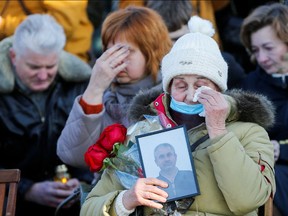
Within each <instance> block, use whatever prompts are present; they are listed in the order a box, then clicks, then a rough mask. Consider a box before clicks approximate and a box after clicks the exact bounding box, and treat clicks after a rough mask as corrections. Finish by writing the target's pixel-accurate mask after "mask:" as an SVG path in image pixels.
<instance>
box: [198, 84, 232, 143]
mask: <svg viewBox="0 0 288 216" xmlns="http://www.w3.org/2000/svg"><path fill="white" fill-rule="evenodd" d="M198 101H199V102H200V103H202V104H203V105H204V108H205V122H206V127H207V130H208V133H209V137H210V138H211V139H212V138H214V137H216V136H219V135H223V134H225V133H227V130H226V126H225V121H226V118H227V116H228V113H229V105H228V102H227V101H226V99H225V97H224V96H223V94H222V93H221V92H218V91H215V90H213V89H205V90H202V91H201V93H200V94H199V98H198Z"/></svg>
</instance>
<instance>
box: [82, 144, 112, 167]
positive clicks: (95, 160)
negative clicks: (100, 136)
mask: <svg viewBox="0 0 288 216" xmlns="http://www.w3.org/2000/svg"><path fill="white" fill-rule="evenodd" d="M84 157H85V162H86V164H87V165H88V166H89V167H90V170H91V172H99V171H100V170H101V168H102V167H103V161H104V159H105V158H107V157H109V153H108V152H107V151H106V150H105V149H103V148H102V147H101V146H99V145H95V144H94V145H92V146H90V147H89V148H88V150H87V151H86V153H85V155H84Z"/></svg>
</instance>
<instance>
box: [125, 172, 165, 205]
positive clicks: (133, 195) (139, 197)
mask: <svg viewBox="0 0 288 216" xmlns="http://www.w3.org/2000/svg"><path fill="white" fill-rule="evenodd" d="M157 186H160V187H162V188H166V187H168V184H167V183H166V182H164V181H161V180H159V179H157V178H139V179H138V180H137V182H136V183H135V185H134V186H133V187H132V188H131V189H129V190H128V191H126V192H125V194H124V196H123V205H124V206H125V208H126V209H128V210H131V209H134V208H136V207H137V206H148V207H151V208H157V209H160V208H163V205H162V204H160V203H165V202H166V200H167V197H168V194H167V193H166V192H165V191H164V190H161V189H160V188H158V187H157Z"/></svg>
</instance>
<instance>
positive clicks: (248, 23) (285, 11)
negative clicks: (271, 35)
mask: <svg viewBox="0 0 288 216" xmlns="http://www.w3.org/2000/svg"><path fill="white" fill-rule="evenodd" d="M287 25H288V7H287V6H286V5H283V4H281V3H273V4H268V5H262V6H259V7H257V8H256V9H254V10H253V11H252V13H250V14H249V15H248V16H247V17H246V18H245V19H244V21H243V23H242V26H241V32H240V37H241V40H242V43H243V45H244V46H245V47H246V49H247V51H248V52H249V54H252V53H251V35H252V34H253V33H254V32H256V31H258V30H259V29H261V28H263V27H266V26H271V27H272V28H273V29H274V31H275V32H276V35H277V36H278V37H279V39H280V40H282V41H283V42H284V43H286V44H288V26H287ZM251 57H252V59H253V55H252V56H251Z"/></svg>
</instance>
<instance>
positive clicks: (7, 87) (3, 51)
mask: <svg viewBox="0 0 288 216" xmlns="http://www.w3.org/2000/svg"><path fill="white" fill-rule="evenodd" d="M12 41H13V37H8V38H5V39H4V40H2V41H1V42H0V93H9V92H11V91H12V90H13V89H14V86H15V75H14V73H13V67H12V63H11V61H10V57H9V49H10V48H11V46H12ZM58 73H59V75H60V76H61V77H62V78H63V79H64V80H65V81H67V82H82V81H85V80H88V79H89V78H90V75H91V67H90V66H89V65H88V64H87V63H85V62H83V61H82V60H81V59H79V58H78V57H76V56H74V55H72V54H70V53H68V52H65V51H63V52H62V53H61V56H60V62H59V68H58Z"/></svg>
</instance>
